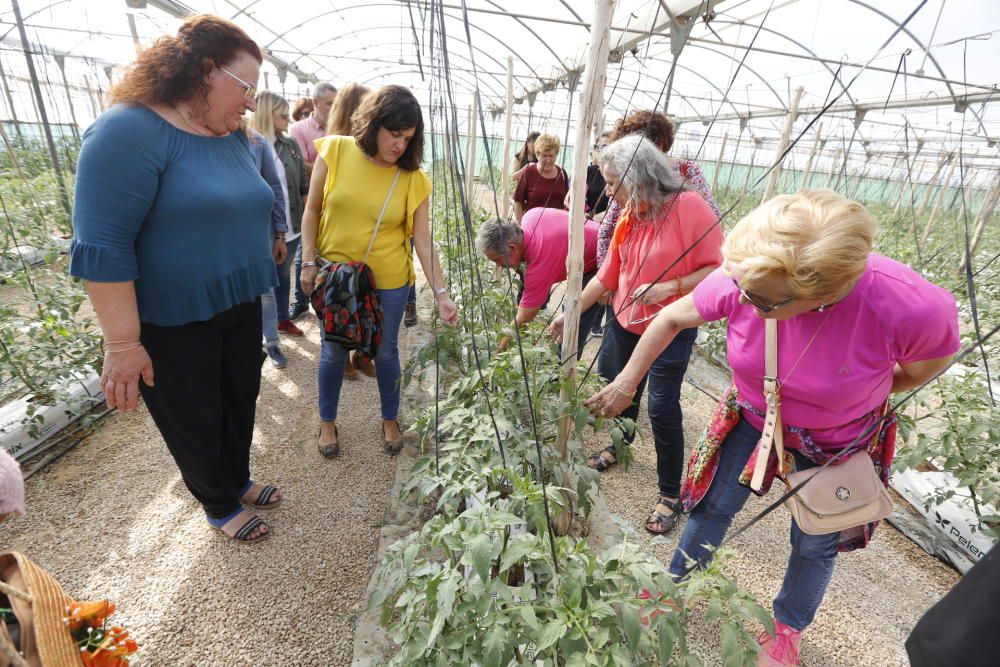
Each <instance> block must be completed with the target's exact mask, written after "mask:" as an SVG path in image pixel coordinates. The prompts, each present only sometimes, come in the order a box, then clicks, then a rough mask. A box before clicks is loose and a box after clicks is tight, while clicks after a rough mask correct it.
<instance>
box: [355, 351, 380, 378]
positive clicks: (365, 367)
mask: <svg viewBox="0 0 1000 667" xmlns="http://www.w3.org/2000/svg"><path fill="white" fill-rule="evenodd" d="M349 363H350V364H351V365H352V366H354V367H355V368H357V369H358V370H359V371H361V372H362V373H364V374H365V375H367V376H368V377H370V378H373V377H375V362H374V361H372V360H371V359H366V358H365V357H362V356H361V355H360V354H359V353H358V351H357V350H351V357H350V359H349Z"/></svg>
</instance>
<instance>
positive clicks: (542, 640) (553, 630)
mask: <svg viewBox="0 0 1000 667" xmlns="http://www.w3.org/2000/svg"><path fill="white" fill-rule="evenodd" d="M565 631H566V621H564V620H563V619H561V618H554V619H552V620H551V621H549V623H548V625H546V626H545V628H544V629H543V630H542V634H541V635H539V637H538V646H536V647H535V648H536V650H537V651H538V652H539V653H541V652H542V651H544V650H545V649H547V648H548V647H550V646H552V645H553V644H555V643H556V642H557V641H559V638H560V637H562V635H563V632H565Z"/></svg>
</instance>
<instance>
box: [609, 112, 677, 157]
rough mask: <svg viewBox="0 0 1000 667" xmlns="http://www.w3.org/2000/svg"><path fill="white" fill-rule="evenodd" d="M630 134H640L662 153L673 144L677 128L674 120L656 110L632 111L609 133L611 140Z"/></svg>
mask: <svg viewBox="0 0 1000 667" xmlns="http://www.w3.org/2000/svg"><path fill="white" fill-rule="evenodd" d="M630 134H641V135H642V136H644V137H646V138H647V139H649V140H650V141H652V142H653V143H654V144H656V146H657V147H658V148H659V149H660V150H661V151H663V152H664V153H666V152H668V151H669V150H670V148H671V147H672V146H673V145H674V135H676V134H677V128H676V127H675V126H674V121H672V120H670V118H668V117H667V116H665V115H663V114H662V113H659V112H656V111H633V112H632V113H630V114H629V115H627V116H625V117H624V118H622V119H621V120H619V121H618V122H617V123H615V129H614V131H613V132H612V133H611V141H618V140H619V139H621V138H622V137H627V136H628V135H630Z"/></svg>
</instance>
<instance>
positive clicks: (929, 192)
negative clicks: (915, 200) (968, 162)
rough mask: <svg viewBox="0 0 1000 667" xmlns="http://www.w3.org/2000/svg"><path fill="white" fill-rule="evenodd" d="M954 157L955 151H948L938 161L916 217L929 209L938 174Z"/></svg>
mask: <svg viewBox="0 0 1000 667" xmlns="http://www.w3.org/2000/svg"><path fill="white" fill-rule="evenodd" d="M954 157H955V154H954V153H948V154H947V155H945V156H944V157H943V158H941V161H940V162H938V166H937V169H935V170H934V175H933V176H931V180H929V181H927V189H926V190H925V191H924V199H923V201H922V202H920V207H919V208H918V209H917V215H916V217H918V218H919V217H920V216H922V215H923V214H924V211H925V210H926V209H927V205H928V204H929V203H930V201H931V195H932V194H934V187H935V182H936V181H937V178H938V176H940V175H941V171H942V170H943V169H944V168H945V166H946V165H948V164H949V163H950V162H951V161H952V158H954Z"/></svg>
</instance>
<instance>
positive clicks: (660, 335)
mask: <svg viewBox="0 0 1000 667" xmlns="http://www.w3.org/2000/svg"><path fill="white" fill-rule="evenodd" d="M704 323H705V320H704V319H702V317H701V314H700V313H699V312H698V309H697V308H695V305H694V297H693V296H692V295H690V294H688V295H687V296H685V297H684V298H682V299H678V300H677V301H674V302H673V303H672V304H670V305H669V306H667V307H666V308H664V309H663V310H661V311H660V314H659V315H657V316H656V318H655V319H654V320H653V323H652V324H650V325H649V328H648V329H646V333H644V334H642V337H641V338H640V339H639V344H638V345H636V346H635V350H633V351H632V356H631V357H630V358H629V360H628V363H627V364H625V368H623V369H622V371H621V373H619V374H618V377H616V378H615V379H614V381H613V382H611V383H610V384H609V385H608V386H606V387H604V388H603V389H602V390H601V391H599V392H597V393H596V394H594V395H593V396H591V397H590V398H588V399H587V401H586V402H585V403H584V405H586V406H587V407H589V408H590V411H591V412H593V413H595V414H598V415H601V416H602V417H616V416H618V415H619V414H621V412H622V410H624V409H625V408H627V407H628V406H629V405H630V404H631V403H632V397H633V396H634V395H635V390H636V387H638V386H639V382H640V381H641V380H642V378H644V377H645V376H646V373H647V372H649V367H650V366H652V365H653V362H654V361H656V358H657V357H658V356H660V354H662V353H663V350H665V349H666V348H667V346H668V345H670V343H672V342H673V340H674V338H675V337H676V336H677V334H678V333H680V332H681V331H682V330H683V329H690V328H691V327H696V326H699V325H701V324H704Z"/></svg>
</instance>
